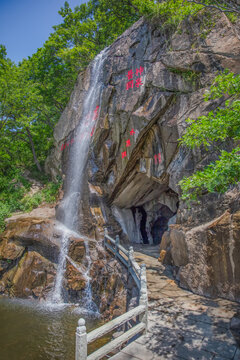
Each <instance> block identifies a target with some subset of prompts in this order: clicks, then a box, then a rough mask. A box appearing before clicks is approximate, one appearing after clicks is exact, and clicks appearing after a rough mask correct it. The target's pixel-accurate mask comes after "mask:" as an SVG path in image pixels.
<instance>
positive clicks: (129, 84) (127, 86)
mask: <svg viewBox="0 0 240 360" xmlns="http://www.w3.org/2000/svg"><path fill="white" fill-rule="evenodd" d="M130 88H132V89H133V80H130V81H128V82H127V84H126V89H127V90H128V89H130Z"/></svg>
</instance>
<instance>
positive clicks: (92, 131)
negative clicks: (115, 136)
mask: <svg viewBox="0 0 240 360" xmlns="http://www.w3.org/2000/svg"><path fill="white" fill-rule="evenodd" d="M94 129H95V125H94V127H93V128H92V131H91V136H93V132H94Z"/></svg>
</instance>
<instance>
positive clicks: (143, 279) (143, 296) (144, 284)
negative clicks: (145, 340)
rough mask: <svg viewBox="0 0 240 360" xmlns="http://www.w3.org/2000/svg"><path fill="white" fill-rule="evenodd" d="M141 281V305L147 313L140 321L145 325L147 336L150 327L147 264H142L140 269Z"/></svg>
mask: <svg viewBox="0 0 240 360" xmlns="http://www.w3.org/2000/svg"><path fill="white" fill-rule="evenodd" d="M140 281H141V290H140V299H139V305H144V306H145V313H144V314H143V315H142V316H141V317H140V320H141V322H143V323H144V324H145V334H146V332H147V327H148V296H147V275H146V265H145V264H142V265H141V268H140Z"/></svg>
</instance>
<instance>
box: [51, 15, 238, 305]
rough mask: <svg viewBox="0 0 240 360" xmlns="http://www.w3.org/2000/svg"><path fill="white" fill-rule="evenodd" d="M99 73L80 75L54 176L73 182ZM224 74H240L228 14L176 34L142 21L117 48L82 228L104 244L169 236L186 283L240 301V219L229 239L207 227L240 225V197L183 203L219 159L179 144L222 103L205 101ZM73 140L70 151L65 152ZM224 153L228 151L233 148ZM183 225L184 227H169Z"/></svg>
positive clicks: (204, 18) (111, 52)
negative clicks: (191, 125) (189, 186)
mask: <svg viewBox="0 0 240 360" xmlns="http://www.w3.org/2000/svg"><path fill="white" fill-rule="evenodd" d="M91 67H92V65H91V64H90V66H89V67H88V69H87V70H86V71H85V72H83V73H81V74H80V75H79V78H78V81H77V83H76V86H75V89H74V91H73V93H72V95H71V99H70V101H69V104H68V106H67V107H66V109H65V111H64V112H63V114H62V116H61V118H60V120H59V122H58V124H57V126H56V127H55V130H54V139H55V149H54V150H53V152H52V154H51V155H50V156H49V158H48V160H47V162H46V170H47V171H48V172H49V173H51V175H52V176H53V178H54V177H56V175H57V174H61V173H62V174H63V175H64V176H65V178H66V179H67V173H68V160H69V153H70V151H71V145H70V139H72V138H73V137H74V135H75V133H76V127H77V125H78V123H79V119H80V118H81V114H82V104H83V100H84V97H85V96H86V91H87V89H88V87H89V84H90V81H94V79H91ZM224 68H228V69H230V70H233V71H235V72H239V71H240V40H239V26H238V25H237V24H235V25H233V24H232V23H231V22H230V21H229V20H228V18H227V17H226V16H225V15H224V14H222V13H215V14H214V13H212V17H211V18H210V17H209V14H206V13H205V12H199V13H197V14H196V16H195V17H193V18H190V19H189V21H188V22H186V23H182V24H181V25H180V26H179V27H178V29H177V30H176V31H172V30H167V29H164V28H163V27H161V24H158V23H154V24H149V23H148V22H146V21H145V20H144V19H141V20H139V21H138V22H137V23H136V24H134V25H133V26H132V27H131V28H130V29H129V30H127V31H126V32H125V33H124V34H123V35H122V36H120V37H119V38H118V39H117V40H116V41H115V42H114V44H113V45H111V46H110V47H109V49H108V50H107V55H106V59H105V64H104V71H103V93H102V97H101V103H100V104H99V106H100V108H99V118H98V123H97V127H96V131H95V133H94V135H93V137H92V144H91V148H90V151H89V158H88V164H87V169H86V176H85V179H84V184H83V186H84V197H83V199H82V200H83V202H82V204H81V209H82V213H83V217H82V218H81V219H80V226H81V229H82V230H83V231H84V232H85V233H86V234H87V235H89V236H91V237H93V238H95V239H99V238H101V237H102V234H103V232H102V231H103V226H107V227H108V229H109V231H110V232H111V233H112V234H116V233H119V234H120V233H121V238H124V239H125V241H132V242H139V243H146V244H147V243H150V244H158V243H160V242H161V240H162V236H163V234H164V232H166V231H167V230H168V231H169V232H170V233H169V235H164V236H166V237H167V236H168V240H169V241H167V243H168V246H167V248H166V249H162V250H165V251H166V254H167V256H168V261H170V260H171V261H172V263H173V264H174V265H175V266H176V271H177V273H178V275H177V276H178V278H179V280H180V282H181V284H182V285H184V286H185V287H188V288H190V289H192V290H194V291H196V292H200V293H204V294H208V295H211V296H212V295H215V294H218V295H220V296H224V297H228V298H231V299H237V300H239V297H240V292H239V288H238V286H237V285H236V281H237V279H238V272H239V267H240V264H239V262H238V261H237V258H236V255H235V254H236V253H237V251H238V250H237V249H238V247H237V246H238V245H237V240H234V241H233V240H231V239H232V237H231V236H232V235H231V234H233V233H234V234H236V236H235V235H234V236H235V238H237V235H240V234H239V229H238V226H237V225H236V221H235V220H234V221H233V220H231V221H230V220H229V221H230V222H229V225H225V227H224V235H223V233H221V231H222V230H223V225H221V226H220V224H219V225H214V226H216V229H217V230H216V231H215V230H213V229H212V228H211V229H210V228H209V226H210V225H208V223H209V222H211V221H214V219H217V218H219V217H221V216H222V215H223V214H224V213H225V211H227V210H228V212H229V215H228V216H229V219H230V218H231V219H235V216H237V215H235V213H237V211H238V210H239V209H240V206H239V202H238V190H236V192H235V193H234V195H229V196H228V195H227V196H219V195H216V194H213V195H205V196H204V197H203V200H202V203H201V204H193V205H192V206H191V208H190V209H189V208H188V207H187V205H186V204H185V203H184V202H182V201H181V199H180V195H181V191H180V188H179V185H178V183H179V180H180V179H182V177H183V176H188V175H190V174H191V173H192V172H193V171H194V170H198V169H201V168H202V167H203V166H205V165H206V164H207V163H209V162H210V161H212V160H215V159H216V158H217V155H218V154H217V153H216V152H215V151H214V150H213V149H211V150H210V151H208V152H206V151H205V150H204V149H198V150H194V151H191V150H189V149H186V148H184V147H181V146H178V139H179V138H180V137H181V136H182V134H183V133H184V131H185V129H186V126H187V124H186V119H187V118H189V117H190V118H197V117H198V116H200V115H204V114H206V113H207V112H208V111H209V110H213V109H214V108H216V107H217V106H219V105H220V102H219V101H212V102H205V101H204V100H203V94H204V92H205V90H206V89H207V88H208V87H209V85H210V83H211V80H212V79H213V78H214V76H215V75H216V73H217V72H218V71H219V70H222V69H224ZM64 143H66V144H68V146H66V147H65V149H63V150H62V151H61V146H62V144H64ZM223 147H224V148H225V149H227V150H228V149H231V147H232V144H231V143H225V144H224V145H223ZM65 186H66V182H65ZM216 221H218V220H216ZM232 221H233V222H232ZM174 223H176V224H177V226H176V227H174V226H173V225H171V226H170V224H174ZM198 226H202V228H201V230H197V229H198V228H197V227H198ZM220 228H221V229H222V230H221V231H220ZM214 229H215V228H214ZM224 237H225V238H224ZM223 239H225V240H223ZM165 241H166V240H165ZM220 244H221V245H220ZM169 249H171V251H170V252H169ZM166 254H165V255H166ZM197 254H198V255H197ZM197 256H198V257H197ZM170 258H171V259H170ZM224 261H225V263H224V265H221V262H224ZM200 269H201V271H200ZM233 269H235V270H234V271H235V273H234V274H233ZM203 274H204V275H203ZM195 278H196V279H198V280H196V279H195ZM194 279H195V280H194ZM212 286H213V289H212V290H211V287H212Z"/></svg>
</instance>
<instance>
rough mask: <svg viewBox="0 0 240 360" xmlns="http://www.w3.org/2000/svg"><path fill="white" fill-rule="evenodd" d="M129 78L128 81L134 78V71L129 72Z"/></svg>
mask: <svg viewBox="0 0 240 360" xmlns="http://www.w3.org/2000/svg"><path fill="white" fill-rule="evenodd" d="M127 77H128V80H130V79H132V78H133V71H132V70H129V71H128V74H127Z"/></svg>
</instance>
